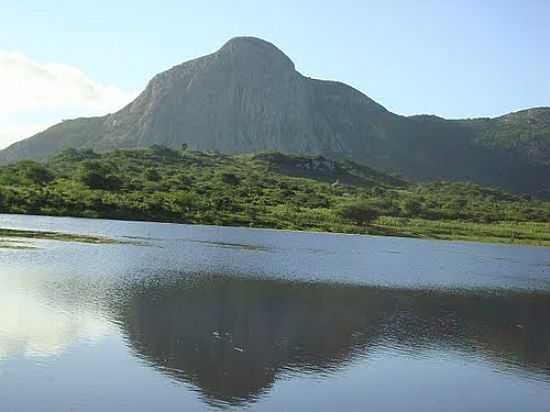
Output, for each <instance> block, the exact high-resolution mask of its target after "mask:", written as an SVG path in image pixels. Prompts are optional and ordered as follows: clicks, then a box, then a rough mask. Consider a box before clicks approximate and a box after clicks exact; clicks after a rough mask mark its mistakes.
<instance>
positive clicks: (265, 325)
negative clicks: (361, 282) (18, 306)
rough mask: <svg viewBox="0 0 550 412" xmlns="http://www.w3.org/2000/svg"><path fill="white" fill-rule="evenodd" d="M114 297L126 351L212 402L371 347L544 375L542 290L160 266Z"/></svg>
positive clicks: (547, 300)
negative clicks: (431, 286)
mask: <svg viewBox="0 0 550 412" xmlns="http://www.w3.org/2000/svg"><path fill="white" fill-rule="evenodd" d="M117 293H119V294H120V295H119V299H117V301H118V303H117V304H116V308H114V309H115V310H114V312H115V313H116V315H115V316H116V317H117V322H118V323H119V324H120V325H121V327H122V328H123V330H124V333H125V334H126V335H127V341H128V342H129V345H130V346H131V347H132V349H133V350H134V351H135V353H136V354H137V355H138V356H139V357H141V358H143V359H145V360H146V361H147V362H148V363H150V364H151V365H152V366H154V367H156V368H158V369H159V370H161V371H162V372H163V373H165V374H167V375H168V376H170V377H172V378H174V379H176V380H179V381H183V382H187V383H192V384H193V385H194V386H195V387H196V388H197V389H198V390H199V392H200V393H201V394H202V395H203V397H204V399H205V400H206V401H207V402H209V403H210V404H213V405H216V404H220V403H221V404H232V405H242V404H247V403H249V402H253V401H255V400H258V399H259V398H261V397H262V394H265V393H266V392H267V391H269V389H270V388H271V387H272V385H273V384H274V382H275V381H276V380H277V379H278V378H282V377H284V376H287V375H288V374H296V373H315V374H330V373H332V372H334V371H336V370H338V369H339V368H341V367H343V366H345V365H348V364H349V363H350V362H353V361H354V360H355V359H357V358H360V357H361V358H366V359H368V358H369V355H370V354H371V353H373V352H374V351H377V350H386V351H392V352H396V353H408V354H410V356H419V357H422V356H429V353H431V354H432V356H433V353H434V351H441V352H442V353H449V352H456V353H458V354H460V355H462V356H467V357H470V358H471V357H473V358H475V359H480V360H483V361H488V362H490V363H491V364H492V365H493V367H494V368H495V369H497V370H499V371H502V372H503V373H505V372H506V371H511V372H513V373H514V374H518V373H520V374H527V375H528V376H530V377H532V378H534V379H540V380H544V381H550V328H549V327H548V319H550V295H548V294H545V293H542V292H541V293H528V292H510V291H508V292H498V293H497V292H487V291H474V292H472V291H469V292H466V291H454V292H450V291H443V290H405V289H384V288H377V287H367V286H352V285H338V284H330V283H297V282H289V281H281V280H266V279H253V278H235V277H223V276H220V277H216V276H208V277H202V278H201V277H187V276H183V275H178V274H177V273H167V274H165V275H163V276H161V277H160V278H158V279H156V280H155V281H152V280H149V281H143V282H136V283H135V284H133V285H127V286H126V287H124V288H121V289H120V290H118V292H117Z"/></svg>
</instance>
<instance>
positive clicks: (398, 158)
mask: <svg viewBox="0 0 550 412" xmlns="http://www.w3.org/2000/svg"><path fill="white" fill-rule="evenodd" d="M153 144H159V145H165V146H168V147H171V148H179V147H180V146H181V145H182V144H188V145H189V147H190V148H191V149H195V150H202V151H220V152H224V153H257V152H263V151H279V152H284V153H291V154H312V155H319V154H320V155H323V156H326V157H328V158H332V159H339V160H342V159H347V160H354V161H356V162H359V163H363V164H366V165H369V166H371V167H374V168H377V169H380V170H383V171H386V172H395V173H399V174H401V175H402V176H403V177H405V178H408V179H413V180H440V179H445V180H461V181H472V182H476V183H480V184H483V185H489V186H497V187H500V188H504V189H507V190H510V191H513V192H516V193H529V194H531V195H536V196H539V197H545V196H550V108H536V109H529V110H525V111H522V112H518V113H512V114H509V115H506V116H503V117H499V118H495V119H472V120H445V119H442V118H439V117H436V116H425V115H421V116H411V117H405V116H399V115H397V114H394V113H391V112H390V111H388V110H386V109H385V108H384V107H383V106H381V105H380V104H378V103H376V102H375V101H373V100H372V99H370V98H369V97H367V96H366V95H364V94H363V93H361V92H360V91H358V90H356V89H354V88H352V87H350V86H347V85H345V84H343V83H339V82H333V81H322V80H316V79H311V78H308V77H305V76H303V75H301V74H300V73H298V72H297V71H296V70H295V67H294V64H293V62H292V61H291V60H290V59H289V58H288V57H287V56H286V55H285V54H284V53H283V52H282V51H280V50H279V49H277V48H276V47H275V46H274V45H272V44H271V43H268V42H266V41H263V40H261V39H257V38H251V37H238V38H234V39H232V40H230V41H228V42H227V43H226V44H225V45H224V46H223V47H222V48H221V49H220V50H218V51H217V52H215V53H213V54H210V55H207V56H204V57H200V58H198V59H195V60H191V61H188V62H186V63H183V64H180V65H178V66H175V67H173V68H171V69H169V70H167V71H165V72H163V73H160V74H158V75H157V76H155V77H154V78H153V79H152V80H151V81H150V82H149V84H148V85H147V87H146V88H145V90H144V91H143V92H142V93H141V94H140V95H139V96H138V97H137V98H136V99H135V100H134V101H133V102H132V103H130V104H129V105H128V106H126V107H124V108H123V109H122V110H120V111H118V112H116V113H113V114H109V115H107V116H102V117H94V118H81V119H75V120H68V121H64V122H62V123H60V124H58V125H56V126H53V127H51V128H49V129H47V130H45V131H44V132H42V133H39V134H37V135H35V136H33V137H31V138H29V139H26V140H23V141H21V142H18V143H16V144H14V145H12V146H10V147H9V148H7V149H5V150H3V151H1V152H0V163H9V162H13V161H17V160H21V159H35V160H43V159H48V158H50V157H51V156H52V155H54V154H55V153H58V152H60V151H61V150H63V149H66V148H70V147H71V148H77V149H82V148H93V149H94V150H97V151H108V150H112V149H130V148H144V147H149V146H151V145H153Z"/></svg>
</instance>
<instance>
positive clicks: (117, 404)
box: [0, 215, 550, 412]
mask: <svg viewBox="0 0 550 412" xmlns="http://www.w3.org/2000/svg"><path fill="white" fill-rule="evenodd" d="M0 227H11V228H25V229H39V230H55V231H65V232H72V233H81V234H100V235H106V236H110V237H114V238H117V239H121V240H127V241H129V242H131V243H130V244H118V245H82V244H76V243H65V242H55V241H40V240H38V241H32V242H30V243H29V246H35V247H36V248H35V249H29V250H9V249H0V410H1V411H3V412H4V411H33V412H34V411H55V412H58V411H100V410H116V411H132V412H133V411H152V410H162V411H176V410H177V411H181V410H185V411H193V410H199V411H200V410H225V409H229V410H243V409H247V410H253V411H256V410H257V411H334V410H342V411H364V410H375V411H401V410H406V411H413V412H414V411H419V412H420V411H422V412H425V411H430V410H432V411H441V410H445V411H451V412H454V411H490V410H495V411H514V412H516V411H519V410H525V411H535V412H536V411H545V412H547V411H548V410H549V405H550V249H547V248H546V249H545V248H530V247H520V246H497V245H487V244H476V243H450V242H433V241H423V240H411V239H397V238H380V237H367V236H361V237H360V236H345V235H326V234H304V233H290V232H275V231H268V230H249V229H237V228H220V227H206V226H185V225H167V224H151V223H129V222H114V221H106V220H85V219H65V218H62V219H60V218H45V217H23V216H5V215H0Z"/></svg>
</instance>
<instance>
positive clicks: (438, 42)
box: [0, 0, 550, 147]
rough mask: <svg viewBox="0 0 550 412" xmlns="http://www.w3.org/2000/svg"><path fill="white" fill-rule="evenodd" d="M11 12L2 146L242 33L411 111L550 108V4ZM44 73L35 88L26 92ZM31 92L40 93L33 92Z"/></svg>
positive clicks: (6, 14) (21, 5) (49, 7)
mask: <svg viewBox="0 0 550 412" xmlns="http://www.w3.org/2000/svg"><path fill="white" fill-rule="evenodd" d="M0 6H1V7H0V10H1V13H0V18H1V24H0V86H2V87H3V88H8V89H9V88H10V87H11V90H12V93H13V94H16V96H15V97H13V96H11V95H9V93H8V94H6V93H3V94H4V103H2V102H1V100H0V147H1V146H3V145H5V144H7V143H9V142H11V141H13V140H16V139H18V138H22V137H26V136H18V135H17V134H18V133H24V132H27V133H30V131H31V130H32V131H33V132H34V130H35V129H36V128H43V127H44V126H46V125H49V124H52V123H55V122H57V121H59V120H61V118H66V117H74V116H81V115H92V114H100V113H103V112H106V111H112V110H116V108H117V107H118V106H120V105H122V104H124V102H126V100H128V99H130V98H131V97H133V96H134V95H135V93H137V92H138V91H139V90H141V89H142V88H143V87H144V86H145V84H146V83H147V81H148V80H149V79H150V78H151V77H152V76H153V75H154V74H156V73H158V72H160V71H162V70H165V69H167V68H169V67H171V66H173V65H175V64H177V63H181V62H183V61H185V60H188V59H190V58H193V57H197V56H200V55H204V54H207V53H210V52H213V51H215V50H216V49H218V48H219V47H221V46H222V45H223V43H224V42H225V41H226V40H228V39H229V38H231V37H234V36H238V35H252V36H258V37H262V38H264V39H266V40H269V41H271V42H273V43H274V44H275V45H277V46H278V47H279V48H281V49H282V50H283V51H284V52H285V53H286V54H288V55H289V56H290V57H291V58H292V60H293V61H294V62H295V64H296V67H297V69H298V70H299V71H300V72H302V73H303V74H305V75H308V76H312V77H316V78H323V79H334V80H340V81H343V82H345V83H348V84H351V85H352V86H354V87H356V88H358V89H359V90H361V91H362V92H364V93H366V94H367V95H368V96H370V97H371V98H373V99H375V100H376V101H378V102H379V103H381V104H383V105H384V106H386V108H388V109H390V110H392V111H394V112H396V113H400V114H407V115H408V114H415V113H432V114H438V115H441V116H444V117H449V118H457V117H479V116H497V115H500V114H504V113H507V112H510V111H515V110H520V109H523V108H528V107H533V106H548V105H550V78H549V74H550V24H549V21H550V1H535V0H532V1H519V0H518V1H505V0H500V1H483V2H479V1H467V0H462V1H366V0H365V1H348V0H340V1H324V2H323V1H309V0H305V1H300V2H297V1H287V0H279V1H277V2H259V1H249V0H233V1H230V2H229V1H219V0H218V1H205V2H202V3H201V2H197V1H192V2H187V1H162V0H158V1H156V2H151V1H141V0H132V1H126V0H122V1H113V2H111V1H102V0H96V1H65V0H58V1H56V2H44V1H38V0H36V1H25V0H18V1H14V0H0ZM2 53H3V54H2ZM6 67H8V69H6ZM19 67H23V69H19ZM10 68H11V72H10V73H8V72H7V70H9V69H10ZM6 73H8V74H6ZM36 73H41V74H40V76H41V77H40V79H38V80H37V81H36V83H33V82H32V81H26V80H27V79H28V78H29V76H33V75H35V74H36ZM67 73H69V74H67ZM2 78H3V79H4V84H2V80H1V79H2ZM50 78H55V79H56V81H55V82H54V83H50V84H46V83H45V82H46V79H50ZM68 78H70V79H71V80H70V81H69V82H68V83H69V84H68V85H67V84H66V83H67V81H66V80H67V79H68ZM29 84H30V85H33V84H36V85H38V86H36V87H35V89H33V90H31V91H25V87H29ZM82 84H84V86H82ZM10 85H11V86H10ZM14 85H16V86H14ZM36 88H39V89H40V90H43V91H41V92H40V94H37V93H36V91H35V90H36ZM56 90H65V91H66V92H63V93H55V91H56ZM83 90H84V91H83ZM52 93H53V94H57V96H54V95H53V94H52ZM0 99H2V98H1V97H0ZM8 99H16V100H17V101H18V102H19V103H18V105H12V104H11V102H10V101H8ZM26 102H28V104H27V103H26ZM41 102H42V103H44V102H46V103H45V104H41ZM33 128H34V129H33Z"/></svg>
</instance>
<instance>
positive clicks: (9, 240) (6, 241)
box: [0, 228, 118, 249]
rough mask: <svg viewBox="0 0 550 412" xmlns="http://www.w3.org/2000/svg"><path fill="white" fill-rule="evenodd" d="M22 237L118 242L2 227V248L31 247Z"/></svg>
mask: <svg viewBox="0 0 550 412" xmlns="http://www.w3.org/2000/svg"><path fill="white" fill-rule="evenodd" d="M20 239H45V240H60V241H64V242H79V243H93V244H110V243H118V242H117V241H115V240H112V239H108V238H105V237H99V236H85V235H75V234H71V233H60V232H40V231H32V230H15V229H3V228H0V249H2V248H9V249H29V248H32V246H28V245H27V244H26V243H25V242H22V241H21V240H20Z"/></svg>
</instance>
